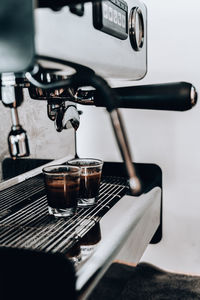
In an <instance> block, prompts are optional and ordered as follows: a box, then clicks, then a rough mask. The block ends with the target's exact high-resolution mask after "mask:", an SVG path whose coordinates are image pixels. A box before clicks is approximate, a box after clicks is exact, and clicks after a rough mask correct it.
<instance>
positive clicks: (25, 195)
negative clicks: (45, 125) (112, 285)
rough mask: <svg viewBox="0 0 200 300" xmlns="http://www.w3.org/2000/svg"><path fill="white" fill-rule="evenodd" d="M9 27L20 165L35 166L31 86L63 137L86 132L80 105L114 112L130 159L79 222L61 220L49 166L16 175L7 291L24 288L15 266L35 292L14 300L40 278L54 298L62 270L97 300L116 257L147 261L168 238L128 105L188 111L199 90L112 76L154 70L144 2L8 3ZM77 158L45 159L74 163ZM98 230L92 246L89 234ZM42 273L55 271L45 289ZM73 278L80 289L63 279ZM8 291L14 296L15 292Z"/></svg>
mask: <svg viewBox="0 0 200 300" xmlns="http://www.w3.org/2000/svg"><path fill="white" fill-rule="evenodd" d="M16 12H17V13H16ZM0 24H1V26H0V41H1V43H0V54H1V55H0V74H1V101H2V104H3V105H4V106H6V107H7V110H9V109H10V110H11V121H12V126H11V131H10V133H9V134H8V147H9V153H10V156H11V157H12V164H13V165H14V168H18V167H19V166H20V165H24V164H26V162H27V160H26V157H28V156H29V154H30V149H29V142H28V133H27V132H26V131H25V130H24V129H23V128H22V125H21V124H20V121H19V116H18V107H19V106H20V105H21V104H22V102H23V98H24V96H23V92H24V90H26V91H28V94H29V97H30V98H31V99H32V101H33V102H34V103H35V106H37V105H38V102H39V101H43V102H45V103H46V107H47V121H49V120H48V119H50V120H51V122H54V126H55V129H54V130H56V131H57V132H63V131H65V130H69V129H70V130H72V131H73V134H76V131H77V130H78V127H79V124H80V111H78V109H77V104H80V105H93V106H96V107H104V108H106V110H107V112H108V114H109V117H110V121H111V124H112V128H113V134H114V135H115V137H116V141H117V145H118V147H119V151H120V153H121V156H122V159H123V163H114V162H105V163H104V168H103V177H102V181H101V187H100V195H99V202H98V205H97V206H95V207H91V208H87V209H81V208H80V209H78V212H77V214H76V216H75V217H72V218H71V219H64V218H63V219H60V220H56V219H52V218H51V217H50V216H48V213H47V207H46V191H45V188H44V184H43V177H42V166H39V167H37V168H34V169H32V170H29V171H27V172H25V173H23V174H19V172H18V170H16V171H17V172H16V174H15V175H17V176H14V177H13V178H10V179H8V180H5V181H3V182H2V183H1V184H0V201H1V206H0V207H1V210H0V224H1V225H0V247H1V248H0V249H1V250H0V252H1V254H0V256H1V260H2V261H3V263H2V265H3V270H4V274H5V275H4V279H3V280H4V286H6V288H7V287H8V282H7V281H9V283H10V281H11V282H12V283H13V282H14V275H12V276H11V275H10V274H11V273H12V270H13V266H14V268H15V269H17V270H18V271H19V268H20V278H19V280H18V279H17V278H15V280H16V281H15V282H14V283H13V284H14V286H15V287H17V286H18V284H19V281H20V280H25V282H26V284H25V285H26V286H23V288H22V289H20V290H18V291H16V290H15V291H14V290H12V291H10V293H11V294H12V293H13V294H12V295H15V294H16V293H18V294H17V295H21V297H22V299H24V298H23V297H25V296H24V295H25V294H26V292H27V290H29V291H30V289H31V290H32V285H31V284H33V283H31V281H32V279H33V278H34V280H36V281H34V292H33V293H36V294H34V295H37V291H39V290H40V291H41V295H45V293H46V292H47V291H46V290H45V289H46V286H47V283H48V284H49V281H50V282H51V280H53V283H52V284H54V285H55V290H56V288H58V289H59V279H55V278H54V277H55V276H54V275H55V273H56V274H58V273H59V272H60V275H57V276H58V278H60V276H61V277H62V284H64V286H65V288H64V291H63V290H62V293H63V292H65V293H66V295H68V294H70V295H71V296H69V299H76V298H77V297H79V298H80V299H87V297H88V296H89V295H90V293H91V292H92V290H93V288H94V287H95V286H96V284H97V283H98V281H99V280H100V279H101V277H102V276H103V274H104V273H105V271H106V270H107V268H108V266H109V265H110V264H111V262H112V261H113V260H114V259H126V260H128V261H129V260H130V261H131V262H134V263H135V264H137V263H138V262H139V260H140V258H141V256H142V254H143V253H144V251H145V249H146V247H147V245H148V244H149V243H150V242H151V243H158V242H159V241H160V240H161V238H162V171H161V169H160V168H159V166H157V165H154V164H141V163H134V162H133V160H132V157H131V151H130V147H129V143H128V139H127V136H126V132H125V128H124V124H123V120H122V117H121V114H120V111H119V108H131V109H153V110H171V111H185V110H188V109H191V108H192V107H193V106H194V105H195V104H196V101H197V92H196V90H195V87H194V86H193V85H192V84H191V83H187V82H176V83H167V84H156V85H146V86H134V85H133V84H130V86H129V87H118V88H111V87H110V85H109V84H108V81H107V79H108V80H109V79H110V78H120V79H128V80H139V79H142V78H143V77H144V76H145V74H146V73H147V8H146V6H145V5H144V4H143V3H142V2H141V1H139V0H134V1H124V0H108V1H81V0H80V1H79V0H77V1H71V0H57V1H53V0H39V1H37V2H35V1H32V0H29V1H27V0H20V1H18V2H17V3H16V1H14V0H9V1H6V0H5V1H2V2H1V4H0ZM55 53H56V56H55ZM102 66H103V67H102ZM97 109H98V108H97ZM147 122H148V120H147ZM75 148H76V147H75ZM74 156H77V153H76V150H75V152H74ZM68 159H69V157H63V158H61V159H59V160H56V161H55V160H54V161H53V162H52V161H49V160H46V161H43V163H45V165H49V164H64V163H66V162H67V160H68ZM119 220H120V222H119ZM96 227H98V229H97V231H94V234H93V237H94V241H93V243H92V242H91V243H89V242H88V239H87V235H89V233H91V230H94V228H96ZM99 228H100V229H99ZM95 232H96V234H95ZM97 237H98V238H97ZM95 238H96V239H95ZM127 243H129V245H130V244H131V247H132V250H131V257H129V256H130V253H128V252H127V248H126V244H127ZM85 245H90V249H92V251H89V250H87V251H89V252H90V253H89V254H90V255H88V256H87V257H86V258H85V259H82V260H81V259H80V262H78V263H76V265H74V264H71V263H70V264H68V262H69V261H73V257H74V256H76V255H73V250H74V249H75V250H74V251H75V252H76V249H77V248H78V249H79V248H80V249H82V250H83V251H85V249H86V248H84V246H85ZM91 245H95V247H91ZM81 247H82V248H81ZM87 249H88V248H87ZM93 250H94V251H93ZM77 251H78V250H77ZM87 251H86V252H87ZM84 253H85V252H84ZM12 257H14V258H15V259H11V258H12ZM9 262H10V263H9ZM11 262H12V263H11ZM24 262H25V263H24ZM43 264H44V265H43ZM49 264H50V265H51V266H52V265H53V267H52V268H53V272H52V276H53V279H52V278H51V279H50V278H49V277H50V276H48V273H49V272H50V270H51V268H50V269H49ZM27 265H29V266H27ZM35 266H37V271H36V269H35V268H36V267H35ZM58 267H60V271H59V270H58V269H57V268H58ZM40 268H45V270H46V273H45V275H44V276H47V277H46V279H45V280H44V284H43V286H41V277H40V276H43V275H42V274H43V273H42V272H40ZM66 270H68V271H67V272H66ZM15 272H16V271H15ZM15 272H13V274H15V275H16V273H15ZM27 273H28V276H29V278H31V280H29V282H27V281H26V276H27ZM63 276H66V278H70V283H65V281H64V283H63ZM68 276H69V277H68ZM36 277H37V279H35V278H36ZM8 278H9V279H8ZM43 279H44V278H43ZM6 280H7V281H6ZM68 281H69V280H66V282H68ZM60 282H61V281H60ZM43 289H44V290H45V291H43ZM4 292H5V293H6V294H7V297H8V295H9V292H8V289H7V290H6V291H5V288H4ZM43 293H44V294H43ZM49 295H50V293H49ZM5 299H7V298H6V296H5ZM8 299H9V297H8Z"/></svg>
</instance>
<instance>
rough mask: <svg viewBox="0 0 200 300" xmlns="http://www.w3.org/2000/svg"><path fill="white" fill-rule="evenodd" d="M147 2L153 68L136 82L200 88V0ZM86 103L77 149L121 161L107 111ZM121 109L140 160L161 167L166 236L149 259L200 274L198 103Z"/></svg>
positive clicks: (150, 65)
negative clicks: (177, 108) (172, 108)
mask: <svg viewBox="0 0 200 300" xmlns="http://www.w3.org/2000/svg"><path fill="white" fill-rule="evenodd" d="M144 2H145V3H146V5H147V7H148V75H147V76H146V78H145V79H144V80H142V81H140V82H137V83H136V84H149V83H160V82H173V81H188V82H191V83H193V84H194V85H195V86H196V88H197V90H199V91H200V81H199V77H200V59H199V53H200V42H199V41H200V33H199V28H200V18H199V14H200V2H199V0H190V1H186V0H182V1H181V0H168V1H160V0H145V1H144ZM112 84H113V85H118V84H119V83H116V82H115V83H112ZM123 84H126V85H127V84H130V83H123ZM134 84H135V83H134ZM80 108H81V109H82V110H83V111H84V114H83V116H82V117H81V118H82V122H81V127H80V129H79V132H78V151H79V155H80V156H94V157H101V158H103V159H105V160H112V161H114V160H115V161H116V160H120V156H119V153H118V150H117V147H116V144H115V140H114V137H113V134H112V129H111V126H110V122H109V119H108V116H107V113H106V112H105V111H104V110H103V109H97V108H88V107H87V108H84V107H80ZM122 114H123V117H124V120H125V125H126V128H127V133H128V137H129V139H130V144H131V149H132V153H133V155H134V158H135V161H137V162H149V163H156V164H158V165H159V166H160V167H161V168H162V171H163V230H164V232H163V239H162V241H161V242H160V243H159V244H158V245H150V246H149V247H148V249H147V251H146V253H145V255H144V257H143V260H145V261H149V262H152V263H154V264H156V265H158V266H160V267H163V268H166V269H171V270H176V271H179V272H193V273H200V237H199V228H200V191H199V182H200V137H199V129H200V107H199V104H197V105H196V107H195V108H193V109H192V110H191V111H187V112H158V111H157V112H156V111H155V112H154V111H144V110H143V111H142V110H122Z"/></svg>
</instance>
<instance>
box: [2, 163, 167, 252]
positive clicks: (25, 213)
mask: <svg viewBox="0 0 200 300" xmlns="http://www.w3.org/2000/svg"><path fill="white" fill-rule="evenodd" d="M135 166H136V170H137V172H138V174H139V176H140V178H141V180H142V184H143V193H148V192H149V191H150V190H151V189H153V188H154V187H156V186H160V187H161V186H162V175H161V170H160V168H159V167H158V166H156V165H153V164H135ZM126 194H128V185H127V178H126V170H125V168H124V166H123V164H122V163H111V162H105V163H104V167H103V177H102V181H101V185H100V193H99V201H98V204H97V205H95V206H93V207H90V208H78V210H77V214H76V215H75V216H73V217H70V218H55V217H53V216H50V215H49V214H48V208H47V199H46V192H45V188H44V183H43V175H42V174H41V173H40V174H38V175H36V176H34V177H31V178H29V179H27V180H25V181H23V182H21V183H18V184H16V185H13V186H11V187H9V188H7V189H4V190H2V191H0V247H12V248H22V249H32V250H38V251H43V252H53V253H56V252H59V253H63V254H65V253H67V252H68V251H69V250H70V249H71V248H72V246H73V245H75V244H77V242H78V241H79V240H81V238H82V237H84V235H85V234H86V233H87V232H88V231H89V230H90V229H91V228H92V227H93V226H94V225H95V224H97V223H98V222H99V221H100V219H101V218H102V217H103V216H104V215H105V214H106V213H107V212H108V211H109V210H110V209H111V208H112V207H113V206H114V205H115V204H116V203H117V202H118V201H119V200H120V199H121V198H122V197H123V196H124V195H126ZM160 238H161V226H160V227H159V230H158V231H157V234H156V235H155V240H156V242H157V241H159V239H160Z"/></svg>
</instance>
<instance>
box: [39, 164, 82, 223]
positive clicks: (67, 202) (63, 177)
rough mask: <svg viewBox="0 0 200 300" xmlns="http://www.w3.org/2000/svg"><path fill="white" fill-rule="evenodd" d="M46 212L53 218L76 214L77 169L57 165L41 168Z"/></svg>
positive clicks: (78, 178) (78, 179)
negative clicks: (45, 195) (45, 196)
mask: <svg viewBox="0 0 200 300" xmlns="http://www.w3.org/2000/svg"><path fill="white" fill-rule="evenodd" d="M42 171H43V174H44V182H45V187H46V193H47V202H48V210H49V214H50V215H54V216H55V217H69V216H72V215H74V214H75V213H76V209H77V201H78V195H79V188H80V172H81V169H80V168H79V167H73V166H66V165H57V166H49V167H45V168H43V170H42Z"/></svg>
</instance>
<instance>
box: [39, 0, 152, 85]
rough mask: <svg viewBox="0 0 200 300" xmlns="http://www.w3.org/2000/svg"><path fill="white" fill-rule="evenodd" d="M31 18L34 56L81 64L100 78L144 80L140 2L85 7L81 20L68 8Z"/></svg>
mask: <svg viewBox="0 0 200 300" xmlns="http://www.w3.org/2000/svg"><path fill="white" fill-rule="evenodd" d="M35 18H36V50H37V53H38V54H42V55H48V56H54V57H55V56H56V57H58V58H62V59H66V60H70V61H74V62H77V63H81V64H83V65H86V66H89V67H91V68H92V69H93V70H95V72H96V73H97V74H99V75H101V76H103V77H104V78H105V77H106V78H124V79H132V80H139V79H141V78H143V77H144V76H145V74H146V72H147V10H146V7H145V5H144V4H143V3H142V2H141V1H138V0H133V1H131V0H128V1H122V0H120V1H119V0H117V1H113V0H112V1H111V0H109V1H102V2H101V1H100V3H95V2H94V3H85V4H84V14H83V16H77V15H76V14H74V13H71V12H70V10H69V8H68V7H64V8H63V9H62V10H61V11H57V12H55V11H52V10H50V9H48V8H42V9H38V10H37V11H36V15H35ZM95 27H96V28H95ZM97 28H98V29H97Z"/></svg>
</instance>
